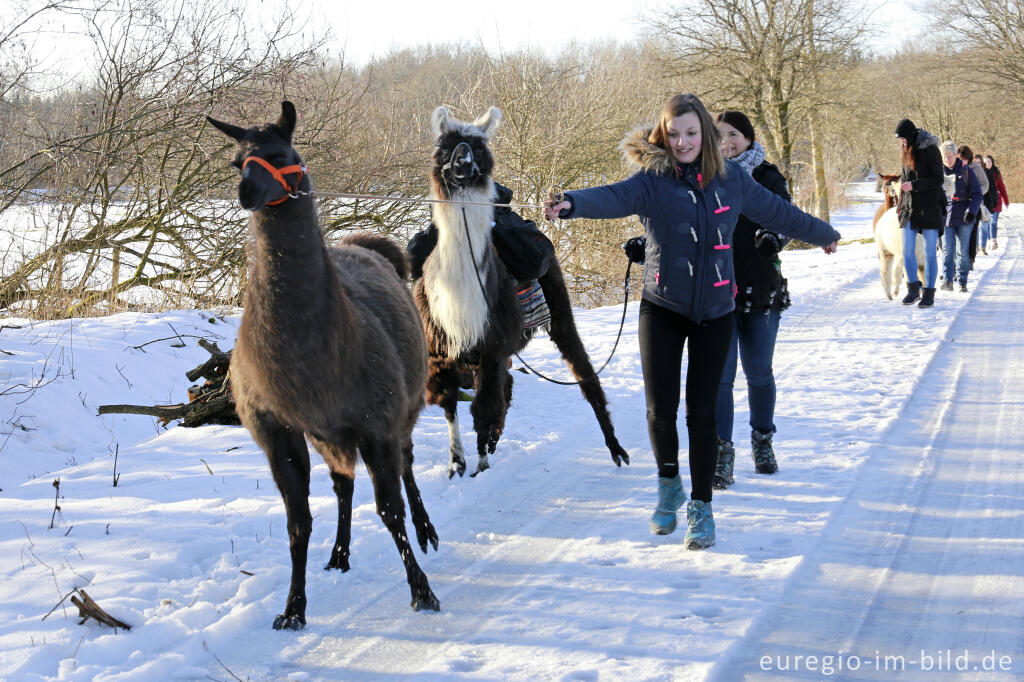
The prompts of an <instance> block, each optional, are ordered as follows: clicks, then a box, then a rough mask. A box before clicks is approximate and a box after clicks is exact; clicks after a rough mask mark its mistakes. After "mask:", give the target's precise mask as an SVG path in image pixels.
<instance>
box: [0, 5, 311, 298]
mask: <svg viewBox="0 0 1024 682" xmlns="http://www.w3.org/2000/svg"><path fill="white" fill-rule="evenodd" d="M243 7H244V6H243V5H241V4H235V5H230V4H228V5H218V6H217V7H216V8H211V7H210V6H209V5H207V4H204V3H198V2H195V1H194V0H183V2H180V3H177V4H175V5H171V6H168V5H165V4H163V3H160V2H158V1H157V0H153V1H151V2H138V1H136V0H121V2H119V3H117V4H115V3H105V4H103V5H102V6H99V7H98V8H96V9H94V10H93V11H91V12H88V13H86V15H85V16H86V20H87V30H88V32H89V35H90V37H91V39H92V42H93V45H94V48H95V57H96V62H95V64H96V66H95V72H94V73H95V74H96V75H95V79H94V80H93V81H92V82H90V83H88V84H83V85H82V86H79V87H78V88H77V89H76V90H75V91H72V92H68V91H63V92H60V93H56V94H55V95H53V96H52V97H50V98H48V99H47V100H42V101H38V102H34V103H33V106H27V107H24V108H23V109H22V110H21V111H19V112H18V114H19V121H18V122H19V124H20V125H21V126H22V127H23V129H24V130H26V131H29V132H28V133H27V136H26V140H25V141H24V142H25V146H24V148H23V149H22V150H21V151H22V153H21V155H20V158H18V159H17V161H16V162H15V163H14V164H11V165H10V166H8V167H7V168H6V169H4V170H2V171H0V183H2V184H0V186H2V187H3V189H4V190H5V192H4V197H3V204H2V205H0V210H3V209H6V208H10V207H12V206H14V205H15V202H20V204H19V207H20V208H24V209H26V210H27V212H28V215H29V216H30V219H31V223H32V224H31V225H28V226H26V225H25V224H20V225H17V224H16V225H14V226H13V227H12V228H11V229H13V230H14V231H15V233H16V243H20V249H19V251H20V252H19V253H17V254H10V253H9V254H8V256H9V257H10V256H12V255H17V256H18V258H17V260H16V261H15V262H13V263H12V262H10V260H13V259H11V258H9V259H8V262H5V263H4V267H3V271H2V278H0V306H2V307H11V306H12V305H15V304H17V303H18V302H21V301H24V302H25V303H26V304H27V305H29V306H30V309H32V310H35V311H36V312H37V314H39V315H66V314H71V313H74V314H81V313H82V312H83V311H87V310H89V309H91V308H94V307H95V306H101V309H103V308H106V309H109V308H110V306H116V305H121V304H130V303H132V302H135V303H141V302H145V301H149V302H151V303H152V302H156V303H157V304H160V303H161V302H163V304H165V305H166V304H167V303H170V304H175V303H177V304H182V303H185V304H191V305H204V304H213V303H219V302H224V301H231V300H237V295H238V286H239V283H240V275H239V273H240V272H241V271H242V270H243V269H244V268H243V266H244V263H243V254H242V234H243V230H242V228H241V220H240V219H241V216H240V215H239V214H238V211H237V210H236V209H235V207H234V204H233V202H223V201H222V202H218V201H210V194H211V192H213V193H216V192H217V191H219V190H220V188H221V187H224V186H226V184H224V183H226V181H227V177H228V174H229V172H230V169H229V168H227V166H226V163H224V164H213V165H212V164H211V158H210V157H211V154H212V153H213V151H214V149H215V148H214V147H213V146H212V144H210V142H209V141H212V140H213V139H214V138H213V135H212V134H211V133H209V131H207V130H206V128H205V126H203V125H202V123H201V122H202V118H201V114H202V113H205V112H207V111H212V110H214V109H215V108H242V109H245V108H251V109H260V110H261V112H260V113H263V112H262V110H263V109H266V108H267V106H268V105H269V104H271V103H274V102H276V101H277V100H278V99H280V97H279V93H278V92H275V88H274V85H275V78H276V77H277V76H279V75H280V74H281V73H282V72H286V71H289V70H292V71H294V70H298V69H311V68H313V66H314V65H315V54H316V53H315V50H316V48H317V47H318V43H317V42H316V41H314V42H313V43H312V44H311V45H309V46H303V47H300V48H298V49H297V50H290V49H289V45H290V43H291V42H292V41H293V39H294V38H295V36H296V34H297V32H298V31H299V30H300V29H301V25H300V23H299V21H298V20H297V18H296V17H295V16H294V15H291V14H285V15H282V16H280V17H279V18H278V19H277V21H276V22H274V23H272V24H269V25H263V26H259V27H256V26H251V25H248V24H247V21H246V19H245V17H244V16H243ZM314 130H315V128H314ZM216 144H217V146H218V147H219V146H220V141H219V140H217V143H216ZM30 190H31V191H33V195H32V196H33V197H39V196H42V197H43V198H44V200H43V201H39V200H38V199H36V200H35V201H32V202H31V203H29V202H24V201H21V197H22V195H23V193H24V192H26V191H30ZM39 192H43V193H42V194H41V195H40V194H39ZM143 289H144V290H145V291H147V292H149V293H148V295H142V296H140V295H136V294H133V295H131V296H128V297H127V298H124V296H125V295H126V294H127V292H130V291H135V290H138V291H139V292H141V291H142V290H143Z"/></svg>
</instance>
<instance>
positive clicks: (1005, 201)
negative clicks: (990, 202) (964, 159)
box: [985, 154, 1010, 251]
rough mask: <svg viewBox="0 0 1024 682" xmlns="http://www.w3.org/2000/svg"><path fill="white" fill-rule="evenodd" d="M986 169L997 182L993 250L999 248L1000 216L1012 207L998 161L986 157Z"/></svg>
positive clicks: (993, 211) (993, 221) (993, 217)
mask: <svg viewBox="0 0 1024 682" xmlns="http://www.w3.org/2000/svg"><path fill="white" fill-rule="evenodd" d="M985 168H987V169H989V170H991V171H992V178H993V179H994V180H995V188H996V199H995V208H993V209H992V250H993V251H995V250H996V249H998V248H999V243H998V241H997V239H996V233H997V232H998V228H999V214H1000V213H1002V211H1003V209H1004V208H1006V207H1008V206H1009V205H1010V196H1009V195H1008V194H1007V193H1006V185H1005V184H1003V174H1002V172H1001V171H1000V170H999V166H997V165H996V160H995V159H993V158H992V157H991V156H990V155H988V154H986V155H985Z"/></svg>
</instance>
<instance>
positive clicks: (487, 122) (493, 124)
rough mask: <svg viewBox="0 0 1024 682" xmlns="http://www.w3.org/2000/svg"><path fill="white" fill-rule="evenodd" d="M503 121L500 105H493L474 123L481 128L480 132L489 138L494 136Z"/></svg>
mask: <svg viewBox="0 0 1024 682" xmlns="http://www.w3.org/2000/svg"><path fill="white" fill-rule="evenodd" d="M499 123H501V109H499V108H498V107H491V108H490V109H488V110H487V113H486V114H484V115H483V116H481V117H480V118H478V119H477V120H475V121H473V125H474V126H476V127H477V128H479V129H480V132H482V133H483V134H484V137H486V138H487V139H488V140H489V139H491V138H492V137H494V133H495V131H496V130H497V129H498V124H499Z"/></svg>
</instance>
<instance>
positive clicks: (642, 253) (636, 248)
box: [622, 236, 647, 265]
mask: <svg viewBox="0 0 1024 682" xmlns="http://www.w3.org/2000/svg"><path fill="white" fill-rule="evenodd" d="M622 250H623V251H625V252H626V258H628V259H629V262H630V263H636V264H638V265H643V264H644V261H645V260H646V259H647V237H642V236H641V237H633V238H632V239H627V240H626V243H625V244H623V245H622Z"/></svg>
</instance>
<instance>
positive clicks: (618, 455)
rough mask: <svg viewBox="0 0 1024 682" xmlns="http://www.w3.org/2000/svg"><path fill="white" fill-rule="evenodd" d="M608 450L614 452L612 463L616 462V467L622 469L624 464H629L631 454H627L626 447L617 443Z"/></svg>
mask: <svg viewBox="0 0 1024 682" xmlns="http://www.w3.org/2000/svg"><path fill="white" fill-rule="evenodd" d="M608 449H609V450H611V452H612V461H613V462H615V466H617V467H620V466H622V465H623V464H626V465H628V464H629V453H628V452H626V449H625V448H624V447H622V446H621V445H619V444H618V443H615V444H613V445H609V446H608Z"/></svg>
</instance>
